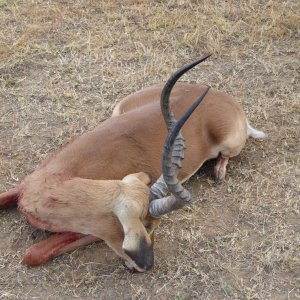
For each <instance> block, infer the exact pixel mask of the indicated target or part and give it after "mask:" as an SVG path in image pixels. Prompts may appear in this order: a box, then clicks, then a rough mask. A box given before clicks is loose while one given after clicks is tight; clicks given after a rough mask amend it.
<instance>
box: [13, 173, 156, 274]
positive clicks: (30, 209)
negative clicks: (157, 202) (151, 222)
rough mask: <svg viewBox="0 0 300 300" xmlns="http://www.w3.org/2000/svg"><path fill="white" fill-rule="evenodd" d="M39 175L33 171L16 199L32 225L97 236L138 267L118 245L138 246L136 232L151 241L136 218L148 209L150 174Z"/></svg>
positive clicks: (122, 247)
mask: <svg viewBox="0 0 300 300" xmlns="http://www.w3.org/2000/svg"><path fill="white" fill-rule="evenodd" d="M40 178H41V177H40V176H39V172H37V173H36V176H33V178H31V184H30V186H29V187H28V188H26V189H25V191H24V193H23V196H22V199H21V201H20V202H19V208H20V209H21V211H22V212H23V214H24V215H25V216H26V217H27V218H28V220H29V221H30V223H32V225H33V226H38V227H40V228H41V229H44V230H48V231H52V232H76V233H81V234H84V235H92V236H94V237H97V238H99V239H102V240H104V241H106V243H107V244H108V245H109V246H110V247H111V248H112V249H113V250H114V251H115V252H116V253H117V254H118V255H119V256H121V257H122V258H123V259H125V260H126V261H127V263H129V264H131V265H132V266H133V267H134V268H135V269H137V270H139V271H144V269H142V268H140V267H139V266H137V265H136V264H135V263H134V261H133V260H132V259H131V258H130V257H129V256H128V255H126V254H125V252H124V250H138V247H139V245H138V244H139V240H140V238H141V237H143V238H144V239H145V240H146V242H147V244H148V245H149V246H151V237H150V236H149V235H148V233H147V231H146V229H145V227H144V224H143V223H142V221H141V220H145V219H146V216H147V213H148V202H149V188H148V186H147V184H149V183H150V180H149V177H148V176H147V175H146V174H144V173H138V174H131V175H129V176H126V177H125V178H124V179H123V180H91V179H83V178H71V179H66V180H62V179H61V178H60V177H59V176H53V177H50V178H48V179H47V184H45V183H44V182H42V181H41V180H40ZM41 186H43V188H42V189H41V188H40V187H41ZM123 232H124V233H125V239H124V234H123ZM123 240H124V242H123Z"/></svg>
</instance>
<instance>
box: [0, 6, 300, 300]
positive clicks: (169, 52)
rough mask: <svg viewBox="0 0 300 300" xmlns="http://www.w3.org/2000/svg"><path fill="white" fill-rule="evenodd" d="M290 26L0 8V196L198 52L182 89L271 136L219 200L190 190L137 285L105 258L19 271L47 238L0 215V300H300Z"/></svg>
mask: <svg viewBox="0 0 300 300" xmlns="http://www.w3.org/2000/svg"><path fill="white" fill-rule="evenodd" d="M71 3H72V4H71ZM299 15H300V7H299V2H298V1H297V0H284V1H279V0H278V1H274V0H273V1H272V0H270V1H259V0H249V1H234V0H228V1H226V2H225V1H208V0H205V1H192V0H191V1H184V0H178V1H175V0H170V1H150V0H149V1H147V0H144V1H143V0H126V1H98V0H94V1H92V0H91V1H83V0H76V1H72V2H71V1H62V0H61V1H48V0H47V1H46V0H43V1H35V0H31V1H21V0H19V1H18V0H0V28H1V30H0V102H1V106H0V111H1V114H0V141H1V143H0V157H1V161H0V166H1V168H0V191H4V190H6V189H9V188H10V187H12V186H14V185H16V183H17V182H18V181H19V180H21V179H22V178H23V177H24V176H25V175H26V174H27V173H28V172H30V171H32V170H33V169H34V167H35V166H36V165H37V163H38V162H40V161H41V160H42V159H43V158H45V157H46V156H47V154H48V153H49V152H51V151H52V150H53V149H56V148H57V147H58V146H59V145H61V144H62V143H64V142H65V141H66V140H67V139H68V138H69V137H70V136H72V135H74V134H80V133H82V132H84V131H87V130H89V129H91V128H93V127H94V126H95V125H96V124H98V123H99V122H101V121H102V120H104V119H105V118H107V117H108V116H109V115H110V113H111V111H112V108H113V107H114V105H115V104H116V103H117V102H118V101H119V100H120V99H121V98H122V97H124V96H126V95H128V94H129V93H132V92H134V91H136V90H138V89H140V88H142V87H146V86H149V85H151V84H152V83H156V82H161V81H162V80H165V79H166V78H167V77H168V75H169V74H170V72H172V71H173V70H174V69H176V68H177V67H180V66H181V65H183V64H184V63H186V62H190V61H191V60H193V59H195V58H198V57H199V56H201V55H202V54H204V53H207V52H208V51H209V52H213V53H214V54H215V55H214V56H213V57H212V59H210V61H209V62H207V63H205V64H203V65H201V67H198V68H196V69H195V70H193V71H192V72H190V73H189V74H188V75H186V76H185V78H184V80H186V81H190V82H200V81H202V82H205V83H207V84H210V85H212V86H213V87H215V88H218V89H222V90H225V91H227V92H229V93H231V94H232V95H234V96H235V97H236V98H237V99H238V100H239V101H240V102H241V103H242V104H243V106H244V108H245V110H246V112H247V115H248V117H249V119H250V120H251V122H252V123H253V124H255V126H256V127H258V128H260V129H263V130H265V131H266V132H268V133H269V136H270V138H269V139H268V140H267V141H263V142H261V141H253V140H251V141H249V142H248V143H247V146H246V147H245V149H244V150H243V152H242V153H241V155H240V156H239V157H237V158H236V159H233V160H232V161H231V163H230V167H229V171H228V175H227V178H226V183H225V184H224V185H223V186H221V187H220V186H215V185H214V184H213V183H212V182H211V180H210V179H209V177H208V176H207V175H205V174H202V173H199V174H198V175H197V176H194V177H193V179H192V180H191V181H190V182H189V183H188V186H189V187H190V188H191V189H192V191H193V195H194V199H195V204H194V205H193V206H192V207H190V208H186V209H184V210H182V211H179V212H175V213H173V214H171V215H170V216H168V217H165V218H164V220H163V224H162V226H161V227H160V228H159V230H158V232H157V242H156V247H155V248H156V249H155V255H156V266H155V268H154V269H153V271H151V272H148V273H146V274H130V273H129V272H128V271H127V270H125V269H124V267H123V266H122V264H121V261H120V260H119V259H118V258H117V257H116V256H115V255H114V254H113V253H112V252H111V251H110V249H108V248H107V247H106V246H105V245H103V244H97V245H93V246H90V247H87V248H85V249H80V250H77V251H75V252H73V253H72V254H70V255H65V256H63V257H60V258H58V259H55V260H54V261H52V262H50V263H49V264H47V265H45V266H41V267H37V268H27V267H25V266H23V265H21V264H20V258H21V255H22V253H23V252H24V250H25V249H26V247H28V246H29V245H30V244H32V243H33V242H34V241H36V240H38V239H41V238H43V237H44V236H45V234H44V233H41V232H39V231H36V230H35V229H34V228H32V227H30V226H29V225H28V224H27V223H26V221H25V220H24V219H23V218H22V217H21V216H20V215H19V214H18V212H17V211H16V210H15V209H11V210H3V211H0V299H73V298H75V297H77V298H80V299H177V300H179V299H299V298H300V289H299V286H300V277H299V276H300V255H299V253H300V221H299V215H300V207H299V195H300V188H299V185H300V170H299V163H300V161H299V158H300V157H299V153H300V148H299V132H300V126H299V112H300V101H299V100H300V99H299V90H300V81H299V49H300V43H299V40H300V39H299V31H300V19H299Z"/></svg>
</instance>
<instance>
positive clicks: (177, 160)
mask: <svg viewBox="0 0 300 300" xmlns="http://www.w3.org/2000/svg"><path fill="white" fill-rule="evenodd" d="M210 56H211V54H209V55H206V56H204V57H202V58H200V59H198V60H196V61H194V62H192V63H190V64H187V65H185V66H183V67H182V68H180V69H179V70H178V71H176V72H175V73H174V74H173V75H172V76H171V77H170V78H169V79H168V81H167V82H166V84H165V86H164V88H163V90H162V93H161V98H160V106H161V111H162V114H163V116H164V119H165V122H166V125H167V128H168V131H170V130H171V129H172V127H173V126H174V124H175V123H176V119H175V117H174V114H173V112H172V111H171V109H170V103H169V102H170V94H171V91H172V89H173V87H174V85H175V83H176V82H177V80H178V79H179V78H180V77H181V76H182V75H183V74H184V73H186V72H187V71H189V70H190V69H191V68H193V67H195V66H196V65H198V64H199V63H201V62H203V61H205V60H206V59H207V58H209V57H210ZM184 149H185V144H184V138H183V136H182V135H181V133H179V135H178V137H177V138H176V140H175V142H174V155H173V157H172V164H173V167H174V169H175V170H178V169H180V168H181V161H182V159H183V158H184ZM167 193H168V187H167V185H166V183H165V181H164V179H163V176H162V175H161V176H160V177H159V179H158V180H157V181H156V182H155V183H154V184H153V185H152V186H151V189H150V201H152V200H154V199H159V198H163V197H165V196H166V195H167Z"/></svg>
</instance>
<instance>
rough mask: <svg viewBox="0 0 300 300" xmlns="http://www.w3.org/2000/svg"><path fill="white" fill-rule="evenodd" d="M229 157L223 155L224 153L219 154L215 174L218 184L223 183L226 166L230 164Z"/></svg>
mask: <svg viewBox="0 0 300 300" xmlns="http://www.w3.org/2000/svg"><path fill="white" fill-rule="evenodd" d="M228 161H229V157H223V156H222V154H220V155H219V157H218V160H217V164H216V165H215V168H214V175H215V180H216V183H217V184H222V183H223V180H224V178H225V175H226V166H227V164H228Z"/></svg>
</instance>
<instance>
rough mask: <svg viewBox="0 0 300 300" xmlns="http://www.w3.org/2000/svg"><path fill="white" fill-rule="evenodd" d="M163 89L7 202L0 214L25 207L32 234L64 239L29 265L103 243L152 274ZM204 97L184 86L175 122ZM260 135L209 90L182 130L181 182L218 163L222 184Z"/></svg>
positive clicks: (133, 102) (122, 107) (146, 94)
mask: <svg viewBox="0 0 300 300" xmlns="http://www.w3.org/2000/svg"><path fill="white" fill-rule="evenodd" d="M180 76H181V75H180ZM180 76H178V78H179V77H180ZM178 78H176V80H175V82H176V81H177V79H178ZM175 82H174V80H173V85H174V84H175ZM163 87H164V86H163V85H161V84H159V85H155V86H152V87H150V88H147V89H145V90H142V91H140V92H138V93H136V94H133V95H130V96H128V97H126V98H125V99H124V100H123V101H121V102H120V104H119V105H117V107H116V108H115V110H114V112H113V117H112V118H110V119H107V120H106V121H104V122H102V123H101V124H100V125H99V126H98V127H96V128H95V129H94V130H93V131H91V132H88V133H85V134H83V135H82V136H80V137H77V138H76V139H73V140H72V141H71V142H69V143H68V144H67V145H66V146H64V147H62V148H61V149H60V150H58V151H56V152H55V153H54V154H53V155H52V156H50V157H49V158H48V159H47V160H46V161H45V162H44V163H42V164H41V166H40V167H39V168H38V169H37V170H36V171H34V172H33V173H32V174H30V175H28V176H27V177H26V178H25V179H24V181H23V182H22V183H21V184H20V185H19V186H18V187H16V188H15V189H13V190H11V191H8V192H6V193H3V194H1V195H0V206H1V205H2V206H6V205H8V204H10V203H13V202H18V203H19V207H20V209H21V211H22V212H23V213H24V215H25V216H26V217H27V219H28V220H29V222H30V223H31V224H32V225H33V226H36V227H38V228H41V229H44V230H49V231H54V232H63V233H58V234H56V235H54V236H52V237H50V238H49V239H47V240H45V241H42V242H40V243H38V244H35V245H33V246H31V247H30V248H29V249H28V250H27V252H26V253H25V256H24V260H23V261H24V263H27V264H30V265H36V264H40V263H43V262H46V261H47V260H49V259H50V258H52V257H55V256H57V255H59V254H61V253H64V252H66V251H70V250H73V249H75V248H77V247H79V246H80V245H85V244H89V243H91V242H93V241H96V240H99V239H104V240H105V241H106V242H107V243H108V245H109V246H111V247H112V248H113V249H114V251H115V252H116V253H117V254H118V255H120V256H121V257H123V258H124V259H125V260H126V262H127V264H128V265H129V266H130V267H134V268H136V269H137V270H139V271H143V270H145V269H149V268H150V267H151V266H152V263H153V252H152V243H151V233H152V231H153V229H154V228H155V226H156V225H157V223H158V221H156V220H154V219H153V218H150V217H149V214H148V213H147V212H148V205H149V189H148V187H147V184H149V183H150V179H149V178H152V180H153V181H155V180H157V179H158V178H159V176H160V174H161V166H160V156H161V149H162V148H163V144H164V140H165V137H166V135H167V128H166V126H165V124H164V119H163V117H162V114H161V110H160V104H159V99H160V96H161V94H162V92H164V90H163ZM171 89H172V87H171ZM205 90H206V88H205V86H203V85H200V84H185V83H177V84H176V85H175V86H174V88H173V89H172V94H171V98H170V100H171V101H170V103H171V107H172V110H173V112H174V114H175V116H181V115H183V113H184V112H185V111H186V110H187V109H188V108H189V107H190V106H191V105H192V104H193V103H194V101H195V99H197V98H198V97H199V95H201V94H204V93H205ZM169 92H170V89H169ZM169 129H170V126H169ZM254 132H256V133H258V135H259V134H261V135H263V133H261V132H259V131H255V130H254V129H253V128H252V127H251V126H250V125H248V122H247V119H246V117H245V114H244V112H243V110H242V108H241V106H240V105H239V104H238V103H237V102H236V101H235V100H234V99H233V98H232V97H231V96H229V95H228V94H226V93H222V92H219V91H215V90H210V91H209V93H208V94H207V95H206V98H205V99H204V100H203V102H202V104H201V107H199V108H198V109H196V110H195V112H194V113H193V115H192V116H191V117H190V118H189V120H188V121H187V123H186V125H185V126H184V127H183V136H184V137H185V140H186V145H187V150H186V152H185V157H186V158H185V160H184V161H183V164H182V169H181V170H180V171H179V173H178V178H179V179H180V180H181V181H185V180H187V179H188V178H189V177H191V176H192V175H193V174H194V173H195V172H196V171H197V170H198V169H199V168H200V167H201V165H202V164H203V163H204V162H205V161H206V160H208V159H211V158H216V157H219V159H218V162H217V165H216V167H215V175H216V178H217V179H218V180H222V179H223V178H224V176H225V172H226V164H227V162H228V159H229V158H230V157H233V156H235V155H238V154H239V152H240V151H241V149H242V148H243V146H244V144H245V142H246V139H247V137H248V135H253V133H254ZM141 171H142V172H143V173H138V174H136V173H137V172H141ZM128 174H132V175H129V176H127V175H128ZM147 174H148V175H149V176H148V175H147ZM122 178H124V179H123V180H121V179H122ZM168 186H169V185H168ZM121 190H122V191H123V192H120V191H121ZM134 193H136V194H134ZM112 199H114V200H113V201H112ZM124 199H125V200H124ZM126 199H127V200H128V199H130V201H127V200H126ZM70 206H72V207H73V208H74V209H72V211H73V212H74V213H75V215H72V217H71V216H70ZM96 212H97V213H96ZM99 216H100V218H99ZM71 219H72V222H71ZM74 220H75V221H74ZM100 227H101V228H100ZM146 227H147V228H148V230H149V232H147V231H146V229H145V228H146ZM78 228H80V230H79V229H78ZM100 229H101V230H100ZM99 231H101V236H99ZM136 236H138V238H135V237H136Z"/></svg>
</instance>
